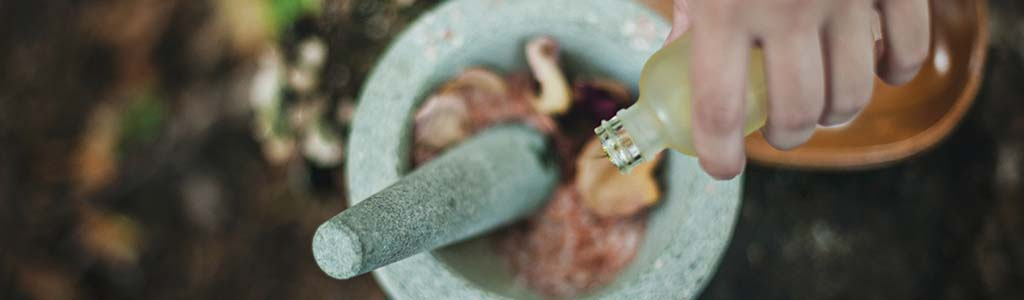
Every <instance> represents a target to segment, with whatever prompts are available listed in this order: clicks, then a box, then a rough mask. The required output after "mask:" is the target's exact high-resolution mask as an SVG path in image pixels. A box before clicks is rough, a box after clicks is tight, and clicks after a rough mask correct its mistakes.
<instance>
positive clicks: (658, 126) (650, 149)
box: [594, 36, 767, 173]
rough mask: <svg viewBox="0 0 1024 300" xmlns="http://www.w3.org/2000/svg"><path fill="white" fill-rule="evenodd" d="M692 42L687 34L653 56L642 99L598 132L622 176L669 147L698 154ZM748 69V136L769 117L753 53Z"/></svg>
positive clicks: (645, 71)
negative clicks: (694, 113) (694, 123)
mask: <svg viewBox="0 0 1024 300" xmlns="http://www.w3.org/2000/svg"><path fill="white" fill-rule="evenodd" d="M689 44H690V42H689V39H688V38H687V37H686V36H684V37H682V38H679V39H677V40H675V41H673V42H672V43H669V44H668V45H666V46H665V47H664V48H662V49H661V50H658V52H656V53H654V55H652V56H651V58H650V59H648V60H647V63H646V64H645V65H644V69H643V71H642V72H641V73H640V98H639V100H637V102H636V103H634V104H633V105H632V106H630V107H629V108H626V109H623V110H619V112H618V113H616V115H615V117H613V118H611V120H607V121H602V122H601V125H600V126H598V127H597V128H596V129H594V133H596V134H597V136H598V137H599V138H600V139H601V145H602V146H603V147H604V150H605V153H606V154H607V155H608V158H609V159H610V160H611V161H612V163H614V164H615V166H616V167H618V168H619V171H622V172H623V173H629V171H630V170H631V169H633V167H635V166H636V165H638V164H640V163H642V162H644V161H648V160H651V159H653V158H654V156H655V155H657V154H658V153H660V152H661V151H662V150H665V148H671V149H674V150H676V151H679V152H682V153H684V154H687V155H691V156H693V155H695V154H694V147H693V130H692V118H691V111H692V106H691V104H690V76H689V72H690V70H689V57H690V51H689V48H690V47H689ZM751 52H752V54H751V57H750V64H749V69H748V70H747V78H748V79H747V84H748V85H747V95H746V98H747V99H746V106H745V111H746V116H745V120H746V124H745V125H744V135H747V134H750V133H751V132H753V131H754V130H757V129H759V128H761V126H763V125H764V122H765V119H766V118H767V112H766V105H767V103H766V101H765V100H766V99H765V98H766V95H765V93H764V87H765V83H764V65H763V59H762V55H761V51H760V50H759V49H753V50H752V51H751Z"/></svg>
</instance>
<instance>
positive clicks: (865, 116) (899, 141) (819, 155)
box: [642, 0, 988, 169]
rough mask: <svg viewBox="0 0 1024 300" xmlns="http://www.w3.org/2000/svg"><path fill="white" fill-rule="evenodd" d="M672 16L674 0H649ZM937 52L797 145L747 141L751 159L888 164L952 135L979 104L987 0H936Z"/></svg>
mask: <svg viewBox="0 0 1024 300" xmlns="http://www.w3.org/2000/svg"><path fill="white" fill-rule="evenodd" d="M642 2H644V3H646V4H648V5H650V6H652V7H653V8H654V9H655V10H657V11H658V12H659V13H660V14H661V15H663V16H665V17H666V18H669V19H671V16H672V12H671V9H672V5H671V1H667V0H662V1H657V0H643V1H642ZM931 4H932V6H931V11H932V20H931V22H932V51H931V53H930V54H929V56H928V60H927V61H926V63H925V66H924V67H923V69H922V70H921V72H920V74H919V75H918V77H917V78H915V79H914V80H913V81H912V82H910V83H908V84H906V85H904V86H900V87H893V86H889V85H886V84H884V83H882V82H881V81H878V80H876V84H875V91H874V95H873V96H872V99H871V104H869V105H868V107H867V108H866V109H865V110H864V112H863V113H861V115H860V116H858V117H857V119H856V120H854V121H853V122H851V123H849V124H847V125H845V126H842V127H837V128H818V130H817V132H815V134H814V136H813V137H812V138H811V140H810V141H809V142H808V143H807V144H805V145H803V146H801V147H799V148H796V149H793V150H790V151H779V150H776V149H775V148H772V147H771V146H770V145H768V143H767V142H765V140H764V137H763V136H762V135H761V134H760V133H757V134H754V135H751V136H750V137H748V138H747V154H748V155H749V156H750V158H751V160H753V161H755V162H758V163H762V164H768V165H777V166H783V167H793V168H806V169H864V168H871V167H878V166H883V165H885V164H888V163H893V162H896V161H899V160H901V159H904V158H907V157H909V156H912V155H914V154H916V153H919V152H921V151H922V150H925V149H927V148H929V147H931V146H933V145H935V144H936V143H938V142H939V141H940V140H942V138H943V137H945V136H946V135H948V134H949V132H950V131H952V129H953V128H954V127H955V126H956V124H957V123H959V122H960V119H961V118H963V116H964V113H966V112H967V110H968V108H970V106H971V103H972V102H974V96H975V94H976V93H977V91H978V86H979V84H980V83H981V75H982V67H983V66H984V62H985V51H986V45H987V44H988V11H987V6H986V3H985V1H983V0H933V1H931Z"/></svg>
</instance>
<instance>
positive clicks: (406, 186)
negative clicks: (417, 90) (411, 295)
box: [313, 125, 558, 279]
mask: <svg viewBox="0 0 1024 300" xmlns="http://www.w3.org/2000/svg"><path fill="white" fill-rule="evenodd" d="M547 152H548V147H547V146H546V145H545V137H544V136H543V135H542V134H541V133H539V132H537V131H536V130H533V129H530V128H527V127H525V126H516V125H512V126H501V127H495V128H491V129H488V130H486V131H484V132H481V133H479V134H477V135H476V136H474V137H472V138H471V139H469V140H467V141H465V142H463V143H461V144H460V145H457V146H456V147H454V148H452V149H451V150H448V151H446V152H445V153H444V154H443V155H441V156H440V157H438V158H436V159H434V160H432V161H430V162H429V163H427V164H425V165H423V166H421V167H420V168H417V169H416V170H415V171H413V172H412V173H410V174H409V175H408V176H405V177H403V178H402V179H401V180H400V181H399V182H397V183H395V184H394V185H392V186H390V187H388V188H386V189H384V190H383V191H380V192H378V193H376V194H374V195H373V196H371V197H370V198H368V199H366V200H363V201H362V202H360V203H359V204H358V205H355V206H353V207H351V208H349V209H347V210H345V211H343V212H342V213H340V214H338V215H337V216H335V217H333V218H331V219H330V220H328V221H327V222H325V223H324V224H323V225H321V226H320V228H319V229H318V230H317V232H316V235H315V236H314V237H313V254H314V257H315V258H316V261H317V264H319V265H320V268H321V269H323V270H324V271H325V272H327V274H328V275H331V276H332V277H335V278H339V279H345V278H350V277H353V276H356V275H359V274H363V273H366V272H369V271H372V270H374V269H376V268H378V267H381V266H384V265H387V264H390V263H393V262H395V261H398V260H401V259H404V258H406V257H409V256H410V255H413V254H416V253H420V252H423V251H428V250H433V249H434V248H437V247H439V246H443V245H447V244H449V243H452V242H456V241H459V240H462V239H465V238H467V237H470V236H473V235H476V234H480V233H482V232H485V231H487V230H490V229H494V228H495V227H496V226H499V225H503V224H507V223H509V222H510V221H513V220H516V219H518V218H520V217H523V216H525V215H527V214H529V213H531V212H533V211H536V210H537V209H538V208H539V207H540V206H541V205H542V204H543V203H544V201H545V200H546V199H547V197H548V196H549V195H550V193H551V191H552V189H553V188H554V186H555V183H556V182H557V179H558V171H557V168H556V165H555V164H554V163H553V161H550V160H547V159H546V155H547V154H548V153H547Z"/></svg>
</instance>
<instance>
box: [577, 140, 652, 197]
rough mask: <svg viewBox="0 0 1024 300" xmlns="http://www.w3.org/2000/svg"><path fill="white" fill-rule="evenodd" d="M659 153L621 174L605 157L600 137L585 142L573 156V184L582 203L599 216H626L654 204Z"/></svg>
mask: <svg viewBox="0 0 1024 300" xmlns="http://www.w3.org/2000/svg"><path fill="white" fill-rule="evenodd" d="M660 157H661V156H660V155H659V156H658V158H655V160H654V161H651V162H646V163H643V164H640V165H639V166H637V167H636V168H634V169H633V171H632V172H631V173H629V174H622V173H621V172H619V170H618V169H617V168H616V167H615V165H613V164H611V163H609V162H608V160H607V159H606V158H605V157H604V150H603V149H602V148H601V142H600V141H599V140H597V139H596V138H594V139H592V140H591V141H590V142H587V144H586V145H585V146H583V151H582V153H580V155H579V157H578V158H577V160H576V170H577V173H576V186H577V187H578V188H579V191H580V195H581V196H582V197H583V205H584V206H586V207H587V208H588V209H590V210H591V211H593V212H594V213H595V214H597V215H600V216H602V217H627V216H631V215H633V214H635V213H637V212H639V211H640V210H642V209H644V208H646V207H649V206H651V205H654V204H655V203H657V201H658V199H659V198H660V197H661V191H660V190H659V189H658V182H657V180H656V179H655V177H654V169H655V168H656V167H657V165H658V161H659V160H660Z"/></svg>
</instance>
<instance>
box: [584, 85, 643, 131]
mask: <svg viewBox="0 0 1024 300" xmlns="http://www.w3.org/2000/svg"><path fill="white" fill-rule="evenodd" d="M572 94H573V101H574V102H577V104H576V105H575V106H573V110H574V111H575V110H577V109H579V110H583V111H582V112H583V113H585V114H586V115H588V116H589V117H590V118H591V120H593V122H595V123H596V122H600V121H601V120H607V119H611V118H612V117H614V116H615V113H617V112H618V111H619V109H622V108H625V107H627V106H629V105H630V104H632V103H633V98H632V97H630V96H629V89H627V88H626V86H625V85H623V84H622V83H620V82H618V81H614V80H610V79H590V80H579V81H576V82H575V84H573V93H572Z"/></svg>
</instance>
